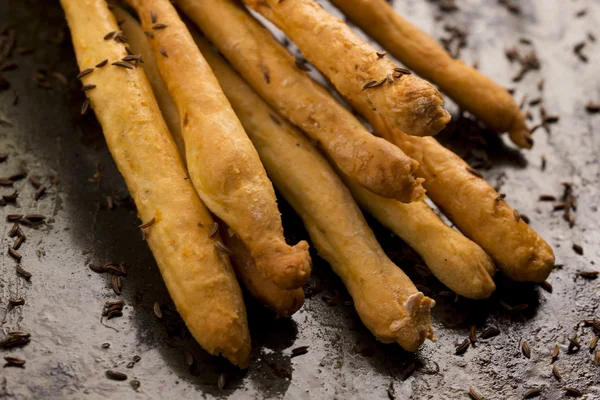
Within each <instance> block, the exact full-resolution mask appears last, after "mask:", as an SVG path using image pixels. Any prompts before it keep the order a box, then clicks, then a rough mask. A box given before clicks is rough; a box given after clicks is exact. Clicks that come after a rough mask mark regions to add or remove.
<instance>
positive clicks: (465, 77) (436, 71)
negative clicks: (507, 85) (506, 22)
mask: <svg viewBox="0 0 600 400" xmlns="http://www.w3.org/2000/svg"><path fill="white" fill-rule="evenodd" d="M333 3H334V4H335V5H336V6H337V7H338V8H340V9H341V10H342V11H343V12H344V13H345V14H346V15H348V16H349V17H350V18H351V19H352V20H353V21H354V22H355V23H356V24H357V25H358V26H359V27H360V28H361V29H362V30H363V31H365V32H366V33H367V34H369V35H370V36H371V37H372V38H373V39H375V40H376V41H378V42H379V43H380V44H381V45H382V46H383V47H385V49H386V50H389V51H390V52H391V53H392V55H393V56H394V57H396V58H397V59H398V60H399V61H400V62H402V63H403V64H404V65H406V66H407V67H408V68H410V69H412V70H413V71H415V72H416V73H418V74H419V75H420V76H422V77H423V78H424V79H427V80H429V81H431V82H432V83H434V84H436V85H438V86H439V87H440V89H441V90H442V92H444V93H446V94H447V95H448V96H449V97H450V98H451V99H453V100H454V101H455V102H456V103H457V104H458V105H459V106H460V107H461V109H463V110H467V111H469V112H470V113H471V114H473V115H475V116H476V117H477V118H479V120H481V121H482V122H484V123H485V124H486V125H487V126H488V127H489V128H491V129H493V130H494V131H496V132H498V133H502V132H507V131H508V132H509V135H510V138H511V140H512V141H513V142H514V143H515V144H517V145H518V146H520V147H524V148H530V147H531V146H532V144H533V139H532V138H531V134H530V132H529V129H528V128H527V125H526V124H525V118H524V117H523V114H522V113H521V111H520V110H519V106H518V105H517V104H516V102H515V101H514V99H513V98H512V96H511V95H510V93H508V91H507V90H506V89H504V88H503V87H501V86H500V85H498V84H496V83H495V82H494V81H492V80H491V79H490V78H488V77H487V76H485V75H484V74H482V73H481V72H479V71H477V70H476V69H475V68H472V67H470V66H468V65H467V64H465V63H464V62H462V61H461V60H455V59H453V58H452V57H451V56H450V55H449V54H448V53H447V52H446V50H444V48H443V47H442V46H440V45H439V44H438V43H437V42H436V41H435V39H433V38H432V37H431V36H429V35H427V34H426V33H425V32H423V31H422V30H420V29H419V28H417V27H416V26H415V25H413V24H411V23H410V22H409V21H407V20H406V19H404V18H403V17H401V16H400V15H398V14H397V13H396V12H395V11H394V9H393V8H392V6H391V5H390V4H389V2H387V1H385V0H333Z"/></svg>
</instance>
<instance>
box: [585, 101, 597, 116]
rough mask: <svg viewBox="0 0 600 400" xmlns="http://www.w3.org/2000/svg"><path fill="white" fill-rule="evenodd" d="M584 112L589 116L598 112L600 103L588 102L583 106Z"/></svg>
mask: <svg viewBox="0 0 600 400" xmlns="http://www.w3.org/2000/svg"><path fill="white" fill-rule="evenodd" d="M585 110H586V111H587V112H588V113H590V114H595V113H599V112H600V103H594V102H593V101H591V100H590V101H589V102H588V103H587V105H586V106H585Z"/></svg>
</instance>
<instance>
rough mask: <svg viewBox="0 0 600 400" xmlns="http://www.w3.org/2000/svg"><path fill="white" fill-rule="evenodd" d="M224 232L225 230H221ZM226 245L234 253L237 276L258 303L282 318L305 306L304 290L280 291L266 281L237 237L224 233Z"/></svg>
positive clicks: (233, 258) (233, 260) (232, 260)
mask: <svg viewBox="0 0 600 400" xmlns="http://www.w3.org/2000/svg"><path fill="white" fill-rule="evenodd" d="M221 231H222V232H223V230H221ZM222 236H223V239H224V242H225V245H226V246H227V247H228V248H229V249H230V250H231V252H232V253H233V254H232V255H231V263H232V265H233V269H234V270H235V274H236V275H237V277H238V279H239V280H240V282H241V283H242V285H243V286H244V287H245V288H246V290H247V291H248V292H249V293H250V294H251V295H252V297H254V298H255V299H256V300H258V302H260V303H261V304H263V305H264V306H265V307H267V308H268V309H270V310H271V311H273V312H274V313H275V314H277V315H278V316H280V317H284V318H287V317H290V316H292V314H294V313H295V312H296V311H298V310H299V309H300V307H302V305H303V304H304V290H302V288H298V289H292V290H282V289H279V288H278V287H277V286H276V285H275V284H274V283H273V282H271V281H269V280H268V279H265V278H264V277H263V276H262V275H261V273H260V271H258V269H257V268H256V263H255V262H254V260H253V259H252V256H251V255H250V252H249V251H248V249H247V248H246V246H245V245H244V242H242V241H241V240H240V238H239V237H238V236H237V235H231V236H230V235H229V234H228V233H227V232H223V235H222Z"/></svg>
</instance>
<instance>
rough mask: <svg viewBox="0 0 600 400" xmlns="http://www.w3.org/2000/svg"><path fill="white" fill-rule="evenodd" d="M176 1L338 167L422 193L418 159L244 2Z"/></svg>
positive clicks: (398, 194)
mask: <svg viewBox="0 0 600 400" xmlns="http://www.w3.org/2000/svg"><path fill="white" fill-rule="evenodd" d="M177 6H178V7H180V8H181V9H182V10H183V11H184V12H185V13H186V14H187V15H188V16H189V17H190V18H191V19H192V20H193V21H194V22H195V23H196V24H197V25H198V26H200V28H201V29H202V30H203V32H204V34H205V35H207V37H208V38H209V39H210V40H211V41H212V42H213V43H214V44H215V45H216V46H217V47H219V49H220V50H221V52H223V53H224V54H225V56H226V57H227V59H228V60H229V61H230V62H231V63H232V64H233V65H234V66H235V68H236V69H237V70H238V71H239V72H240V73H241V74H242V76H244V78H245V79H246V80H247V81H248V82H250V83H251V84H252V85H253V87H254V88H255V90H256V91H257V92H258V93H259V94H260V95H261V96H262V97H263V98H264V99H265V100H267V102H268V103H270V104H271V105H272V106H273V107H276V108H278V109H280V110H281V111H280V112H281V113H282V114H283V115H284V116H285V117H286V118H288V119H289V120H290V121H292V122H293V123H294V124H295V125H297V126H298V127H300V128H301V129H302V130H303V131H304V132H305V133H306V134H307V135H308V136H309V137H310V138H311V139H313V140H314V141H315V142H317V144H318V146H319V147H320V148H321V149H323V151H324V152H325V153H326V154H327V156H328V157H329V159H330V160H331V161H332V162H333V163H334V164H336V165H337V167H338V168H339V169H340V170H342V171H344V173H346V174H347V175H348V176H351V177H353V178H354V179H356V181H357V182H358V183H359V184H360V185H361V186H363V187H365V188H366V189H368V190H370V191H372V192H373V193H377V194H379V195H381V196H384V197H391V198H396V199H398V200H400V201H403V202H410V201H414V200H417V199H419V198H421V197H423V194H424V190H423V188H422V187H421V181H420V180H419V179H415V177H414V176H413V172H414V171H415V170H416V168H417V164H416V163H415V162H414V161H413V160H411V159H410V158H408V157H406V155H405V154H403V153H402V151H400V152H398V151H396V150H395V149H393V148H391V147H390V146H389V143H385V141H384V140H382V139H381V138H377V137H375V136H373V135H371V134H370V133H369V132H368V131H367V130H366V129H365V128H364V126H363V125H362V124H361V123H360V121H359V120H358V119H357V118H355V117H354V116H352V114H351V113H350V112H349V111H348V110H346V109H345V108H344V107H343V106H342V105H341V104H339V103H337V102H336V101H335V100H334V99H333V98H332V97H331V96H330V94H329V93H327V91H326V90H325V89H324V88H323V87H322V86H320V85H319V84H317V83H316V82H314V81H313V80H312V79H311V78H310V77H309V76H308V75H307V74H306V72H305V71H302V70H300V69H299V68H298V66H297V65H296V63H295V59H294V57H292V56H291V55H290V54H289V53H288V52H287V51H286V50H285V49H284V48H283V47H282V46H280V45H279V44H278V43H277V41H276V40H275V39H274V38H273V36H272V35H271V34H270V33H269V32H268V31H267V30H266V29H265V28H264V27H263V26H262V25H260V24H259V23H258V22H257V21H256V20H254V18H252V16H251V15H250V14H249V13H248V12H247V11H246V10H245V9H244V8H243V6H240V4H238V3H237V2H234V1H231V0H212V1H206V0H201V1H195V0H179V1H178V2H177ZM297 100H300V101H299V102H298V101H297ZM298 104H301V105H300V106H298ZM392 147H393V146H392ZM397 150H399V149H397Z"/></svg>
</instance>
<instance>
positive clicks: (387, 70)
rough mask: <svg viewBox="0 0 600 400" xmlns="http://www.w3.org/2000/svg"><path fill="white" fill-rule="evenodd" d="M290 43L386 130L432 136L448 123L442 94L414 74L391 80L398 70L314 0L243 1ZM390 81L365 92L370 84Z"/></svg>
mask: <svg viewBox="0 0 600 400" xmlns="http://www.w3.org/2000/svg"><path fill="white" fill-rule="evenodd" d="M243 1H244V2H245V3H246V4H247V5H248V6H250V7H252V8H253V9H254V10H256V11H257V12H259V13H260V14H262V15H263V16H264V17H266V18H267V19H268V20H270V21H271V22H272V23H274V24H275V25H276V26H277V27H279V29H281V30H282V31H283V32H285V34H286V35H287V36H288V37H289V38H290V39H291V40H292V41H293V42H294V43H296V45H298V47H299V48H300V50H302V54H303V55H304V56H305V57H306V59H307V60H309V61H310V62H311V63H313V64H314V65H315V67H317V69H319V70H320V71H321V72H322V73H323V74H324V75H325V76H327V78H329V80H330V81H331V83H332V84H333V86H335V88H336V89H337V90H338V91H339V92H340V93H341V94H342V95H343V96H344V97H345V98H346V99H347V100H348V101H349V102H350V103H351V104H352V105H353V106H354V107H355V108H356V109H357V110H358V111H359V112H360V113H361V114H363V115H364V116H365V117H366V118H368V119H375V118H376V119H379V120H381V123H382V124H385V125H387V126H388V127H389V128H390V129H392V128H393V129H399V130H401V131H403V132H406V133H408V134H409V135H415V136H431V135H435V134H437V133H438V132H439V131H441V130H442V129H443V128H444V127H445V126H446V124H447V123H448V122H449V121H450V114H449V113H448V111H446V110H445V109H444V108H443V107H442V105H443V99H442V96H441V94H440V92H439V91H438V90H437V89H436V88H435V87H434V86H433V85H431V84H430V83H429V82H427V81H424V80H423V79H420V78H418V77H416V76H413V75H402V76H401V77H398V78H395V79H393V77H394V76H395V71H394V68H396V66H395V65H394V64H393V63H392V62H391V61H390V60H389V59H387V58H385V57H379V56H378V55H377V51H376V50H375V49H374V48H373V47H372V46H371V45H369V44H368V43H367V42H365V41H364V40H362V39H361V38H359V37H358V36H357V35H356V34H355V33H354V32H353V31H352V29H350V27H349V26H348V25H346V23H344V21H342V20H340V19H339V18H336V17H334V16H333V15H331V14H329V13H328V12H327V11H325V10H324V9H323V8H322V7H321V6H320V5H319V4H318V3H316V2H315V1H314V0H295V1H279V0H243ZM388 76H389V77H392V79H393V81H392V82H391V83H390V82H389V81H388V82H385V83H383V84H382V85H380V86H377V87H373V88H370V89H364V87H365V85H366V84H367V83H369V82H372V81H376V82H381V81H382V80H385V79H386V78H387V77H388Z"/></svg>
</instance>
